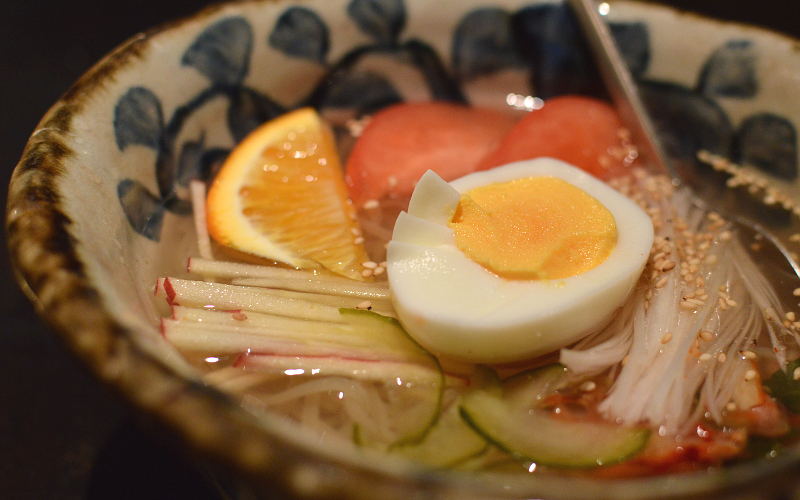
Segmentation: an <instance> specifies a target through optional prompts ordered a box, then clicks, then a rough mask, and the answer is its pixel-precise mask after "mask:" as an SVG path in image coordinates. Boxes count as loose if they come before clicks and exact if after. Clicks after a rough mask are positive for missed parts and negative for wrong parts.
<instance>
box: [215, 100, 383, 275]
mask: <svg viewBox="0 0 800 500" xmlns="http://www.w3.org/2000/svg"><path fill="white" fill-rule="evenodd" d="M271 123H273V125H272V129H271V130H270V126H271V125H270V124H271ZM259 134H261V135H260V136H259ZM260 137H261V138H263V139H260ZM253 148H257V154H248V150H249V151H251V152H252V151H254V149H253ZM241 150H242V152H241V154H240V157H239V158H237V156H236V154H237V152H236V151H234V153H233V154H232V155H231V157H230V158H229V159H228V161H227V162H226V165H224V166H223V168H222V171H221V172H220V174H219V175H218V177H217V179H216V180H215V182H214V184H213V185H212V187H211V190H210V191H209V199H208V202H209V203H208V205H209V208H208V212H209V213H208V225H209V232H210V233H211V235H212V236H213V237H214V238H215V239H216V240H217V241H218V242H220V243H222V244H224V245H227V246H230V247H232V248H235V249H237V250H241V251H245V252H250V253H255V254H259V252H258V251H256V250H253V249H258V248H263V246H262V247H259V246H257V245H256V244H255V243H254V242H253V241H252V240H253V239H254V238H253V236H252V235H253V234H258V235H259V236H261V237H263V238H264V239H266V240H268V241H269V244H270V245H272V246H274V247H276V248H280V249H281V250H283V251H284V252H285V254H286V255H292V256H295V257H296V260H295V262H287V259H279V258H276V257H275V256H273V255H267V254H264V255H260V256H262V257H265V258H273V259H276V260H283V261H284V262H287V263H289V264H290V265H295V266H297V262H300V263H301V265H300V266H298V267H318V266H319V265H321V266H323V267H325V268H327V269H329V270H330V271H333V272H334V273H337V274H340V275H343V276H347V277H349V278H353V279H357V280H364V277H363V276H362V274H361V263H362V262H365V261H367V260H369V258H368V256H367V254H366V251H365V250H364V246H363V244H362V243H360V242H359V239H358V235H359V234H360V231H359V228H358V225H357V223H356V218H355V210H354V208H353V206H352V203H350V201H349V199H348V196H347V188H346V186H345V184H344V180H343V178H342V169H341V165H340V162H339V158H338V154H337V151H336V147H335V143H334V140H333V137H332V134H331V133H330V132H329V131H328V129H327V128H326V127H325V126H324V124H323V123H322V122H321V121H320V120H319V118H318V117H317V116H316V113H315V112H314V111H313V110H311V109H301V110H298V111H295V112H293V113H290V114H288V115H284V116H283V117H281V118H278V119H276V120H275V121H274V122H270V123H267V124H266V125H264V126H262V129H259V130H256V131H255V132H253V135H252V137H248V138H247V139H245V142H244V143H243V144H242V147H241ZM228 163H230V164H231V168H230V169H229V170H228ZM242 163H246V165H242ZM226 170H227V171H226ZM232 199H233V200H232ZM217 207H219V209H216V210H215V208H217ZM231 207H237V211H236V212H232V208H231ZM234 218H236V219H237V222H238V221H241V220H244V221H245V222H244V224H245V225H246V226H247V227H248V229H252V230H254V231H237V230H236V229H233V228H235V227H242V226H235V225H234V224H233V223H232V222H233V219H234ZM256 239H257V238H256Z"/></svg>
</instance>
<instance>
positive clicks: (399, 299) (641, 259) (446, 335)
mask: <svg viewBox="0 0 800 500" xmlns="http://www.w3.org/2000/svg"><path fill="white" fill-rule="evenodd" d="M540 176H551V177H558V178H560V179H563V180H565V181H567V182H569V183H571V184H573V185H574V186H576V187H578V188H580V189H582V190H584V191H585V192H587V193H588V194H589V195H591V196H593V197H594V198H595V199H597V200H598V201H599V202H600V203H601V204H603V205H604V206H605V207H606V208H607V209H608V210H609V212H611V214H612V216H613V217H614V219H615V221H616V226H617V244H616V246H615V247H614V249H613V250H612V251H611V253H610V255H609V256H608V258H607V259H606V260H605V261H603V262H602V263H601V264H599V265H598V266H597V267H595V268H593V269H591V270H589V271H587V272H585V273H582V274H580V275H577V276H572V277H569V278H563V279H556V280H509V279H505V278H502V277H499V276H497V275H496V274H494V273H492V272H490V271H488V270H487V269H485V268H484V267H483V266H481V265H480V264H478V263H476V262H474V261H473V260H472V259H470V258H469V257H467V256H466V255H465V254H464V253H463V252H461V250H459V249H458V248H457V247H456V245H455V238H454V235H453V231H452V230H451V229H450V228H449V227H448V226H447V224H448V222H449V221H450V219H451V217H452V214H453V213H454V211H455V209H456V207H457V205H458V202H459V199H460V196H461V193H464V192H466V191H469V190H470V189H473V188H476V187H479V186H483V185H486V184H492V183H498V182H507V181H511V180H514V179H519V178H525V177H540ZM652 244H653V226H652V223H651V221H650V218H649V217H648V216H647V214H645V213H644V212H643V211H642V209H641V208H639V206H638V205H636V204H635V203H634V202H632V201H631V200H629V199H628V198H626V197H625V196H623V195H621V194H619V193H618V192H617V191H615V190H614V189H612V188H611V187H609V186H607V185H606V184H605V183H603V182H601V181H600V180H598V179H596V178H594V177H592V176H591V175H589V174H587V173H586V172H584V171H583V170H580V169H578V168H576V167H573V166H572V165H569V164H567V163H564V162H562V161H560V160H555V159H552V158H538V159H535V160H528V161H522V162H516V163H512V164H509V165H505V166H501V167H497V168H494V169H491V170H486V171H482V172H476V173H473V174H470V175H467V176H465V177H462V178H460V179H457V180H455V181H452V182H450V183H449V184H448V183H447V182H445V181H444V180H442V179H441V178H440V177H439V176H438V175H436V174H435V173H434V172H432V171H428V172H427V173H426V174H425V175H424V176H423V177H422V178H421V179H420V181H419V182H418V183H417V186H416V188H415V190H414V193H413V195H412V198H411V202H410V203H409V208H408V212H403V213H401V214H400V216H399V217H398V219H397V222H396V223H395V227H394V232H393V234H392V240H391V241H390V242H389V245H388V255H387V272H388V275H389V285H390V288H391V291H392V301H393V303H394V307H395V310H396V312H397V315H398V319H399V320H400V322H401V323H402V324H403V326H404V327H405V329H406V330H407V331H408V332H409V334H410V335H411V336H412V337H414V339H416V340H417V341H418V342H419V343H420V344H421V345H423V346H424V347H426V348H427V349H429V350H431V351H432V352H434V353H437V354H440V355H444V356H447V357H451V358H455V359H459V360H464V361H470V362H475V363H505V362H511V361H518V360H523V359H530V358H532V357H535V356H538V355H541V354H545V353H547V352H551V351H554V350H556V349H559V348H561V347H564V346H566V345H569V344H571V343H573V342H575V341H576V340H578V339H580V338H581V337H582V336H584V335H586V334H587V333H590V332H591V331H594V330H595V329H597V328H599V327H600V326H602V325H603V324H605V323H606V322H607V321H608V320H609V319H610V317H611V315H612V314H613V312H614V311H615V310H616V309H617V308H618V307H619V306H620V305H621V304H622V303H623V302H624V301H625V299H626V298H627V297H628V295H629V294H630V292H631V290H632V289H633V287H634V285H635V284H636V281H637V279H638V278H639V275H640V274H641V272H642V269H643V268H644V265H645V263H646V261H647V257H648V255H649V253H650V248H651V246H652Z"/></svg>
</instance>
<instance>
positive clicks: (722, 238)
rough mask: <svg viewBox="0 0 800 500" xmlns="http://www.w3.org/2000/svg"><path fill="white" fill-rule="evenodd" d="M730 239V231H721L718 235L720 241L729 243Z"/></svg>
mask: <svg viewBox="0 0 800 500" xmlns="http://www.w3.org/2000/svg"><path fill="white" fill-rule="evenodd" d="M731 237H733V235H732V234H731V232H730V231H722V232H721V233H719V239H720V241H730V239H731Z"/></svg>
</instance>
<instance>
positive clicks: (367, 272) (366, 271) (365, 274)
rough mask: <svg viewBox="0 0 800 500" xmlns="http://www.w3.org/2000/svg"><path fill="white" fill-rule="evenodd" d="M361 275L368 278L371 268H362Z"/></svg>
mask: <svg viewBox="0 0 800 500" xmlns="http://www.w3.org/2000/svg"><path fill="white" fill-rule="evenodd" d="M361 276H363V277H365V278H369V277H370V276H372V269H364V270H363V271H361Z"/></svg>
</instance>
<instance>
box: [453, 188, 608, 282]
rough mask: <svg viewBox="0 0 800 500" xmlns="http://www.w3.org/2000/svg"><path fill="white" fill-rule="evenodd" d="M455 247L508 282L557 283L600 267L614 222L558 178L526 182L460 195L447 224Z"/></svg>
mask: <svg viewBox="0 0 800 500" xmlns="http://www.w3.org/2000/svg"><path fill="white" fill-rule="evenodd" d="M449 226H450V228H451V229H452V230H453V233H454V235H455V241H456V246H457V247H458V248H459V249H460V250H461V251H462V252H464V253H465V254H466V255H467V256H468V257H469V258H470V259H472V260H473V261H475V262H477V263H478V264H481V265H482V266H483V267H485V268H487V269H488V270H490V271H492V272H493V273H495V274H497V275H499V276H502V277H504V278H509V279H528V280H530V279H561V278H568V277H570V276H576V275H578V274H581V273H583V272H586V271H588V270H590V269H592V268H594V267H596V266H598V265H599V264H601V263H602V262H603V261H604V260H606V258H607V257H608V255H609V254H610V253H611V250H612V249H613V248H614V246H615V245H616V243H617V226H616V222H615V220H614V216H613V215H611V212H609V211H608V209H607V208H606V207H604V206H603V205H602V204H601V203H600V202H599V201H597V200H596V199H595V198H593V197H592V196H590V195H589V194H588V193H586V192H585V191H583V190H582V189H580V188H578V187H576V186H574V185H572V184H570V183H568V182H566V181H564V180H562V179H559V178H556V177H529V178H523V179H515V180H513V181H509V182H499V183H494V184H488V185H486V186H481V187H477V188H474V189H471V190H469V191H467V192H466V193H463V194H462V196H461V199H460V201H459V203H458V206H457V207H456V210H455V213H454V214H453V217H452V219H451V220H450V223H449Z"/></svg>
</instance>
